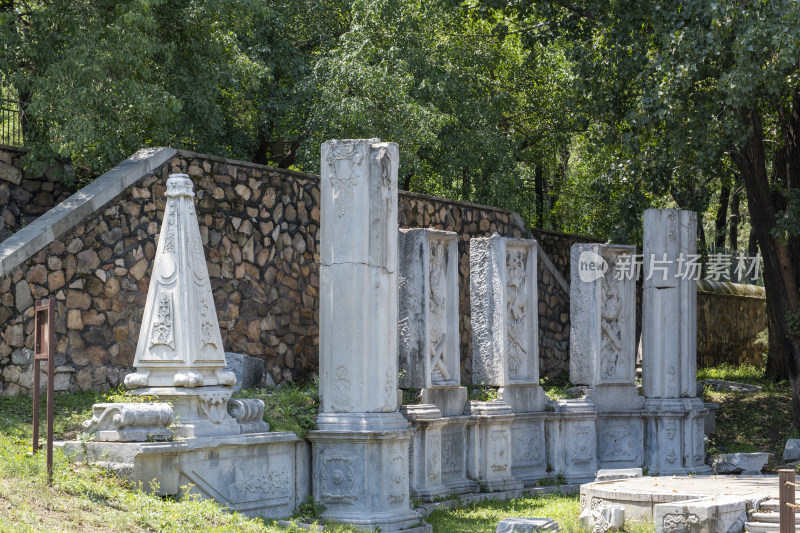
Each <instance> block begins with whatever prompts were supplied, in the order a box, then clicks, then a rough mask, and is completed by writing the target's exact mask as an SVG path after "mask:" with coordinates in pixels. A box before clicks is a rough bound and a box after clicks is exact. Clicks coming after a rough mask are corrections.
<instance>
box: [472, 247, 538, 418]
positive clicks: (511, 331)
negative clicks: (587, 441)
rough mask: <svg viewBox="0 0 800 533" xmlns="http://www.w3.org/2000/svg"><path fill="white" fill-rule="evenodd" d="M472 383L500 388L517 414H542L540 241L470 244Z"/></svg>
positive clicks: (502, 395)
mask: <svg viewBox="0 0 800 533" xmlns="http://www.w3.org/2000/svg"><path fill="white" fill-rule="evenodd" d="M469 262H470V309H471V322H472V382H473V383H475V384H476V385H489V386H492V387H500V388H501V389H500V391H498V392H499V395H500V396H501V397H502V399H503V400H504V401H505V402H506V403H508V404H509V405H511V407H512V409H513V410H514V412H530V411H541V410H544V404H545V402H546V397H545V395H544V392H543V391H542V390H541V389H540V388H539V333H538V331H539V330H538V327H539V311H538V290H537V243H536V241H535V240H533V239H515V238H510V237H501V236H500V235H498V234H494V235H492V236H491V237H487V238H474V239H471V240H470V253H469Z"/></svg>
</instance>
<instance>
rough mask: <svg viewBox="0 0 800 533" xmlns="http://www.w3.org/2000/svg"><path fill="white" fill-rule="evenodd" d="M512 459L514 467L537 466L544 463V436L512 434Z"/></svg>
mask: <svg viewBox="0 0 800 533" xmlns="http://www.w3.org/2000/svg"><path fill="white" fill-rule="evenodd" d="M511 450H512V458H513V460H514V463H513V464H514V465H515V466H530V465H538V464H542V463H543V462H544V452H545V444H544V435H542V434H541V433H539V432H528V431H516V432H514V445H513V447H512V449H511Z"/></svg>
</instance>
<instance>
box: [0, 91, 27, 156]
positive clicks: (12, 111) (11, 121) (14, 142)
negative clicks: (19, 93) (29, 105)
mask: <svg viewBox="0 0 800 533" xmlns="http://www.w3.org/2000/svg"><path fill="white" fill-rule="evenodd" d="M9 92H10V91H8V90H6V89H3V90H2V92H0V144H7V145H10V146H24V145H25V139H24V136H23V134H22V110H21V109H20V105H19V101H18V100H16V99H14V98H8V96H9Z"/></svg>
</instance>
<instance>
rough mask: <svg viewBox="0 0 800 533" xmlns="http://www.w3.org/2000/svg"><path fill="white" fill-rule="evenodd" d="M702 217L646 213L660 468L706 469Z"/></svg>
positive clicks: (649, 442)
mask: <svg viewBox="0 0 800 533" xmlns="http://www.w3.org/2000/svg"><path fill="white" fill-rule="evenodd" d="M696 253H697V214H696V213H694V212H693V211H680V210H676V209H648V210H647V211H645V213H644V250H643V263H644V265H643V266H644V285H643V286H644V291H643V295H642V381H643V389H644V394H645V397H646V398H647V399H646V401H645V414H646V416H647V431H646V434H645V462H646V463H647V466H648V467H649V468H650V470H651V471H652V472H660V473H662V474H672V473H675V474H681V473H686V472H698V473H700V472H706V471H708V470H709V469H708V467H707V466H706V465H705V462H704V461H705V451H704V444H703V441H704V437H705V436H704V432H703V423H702V422H703V418H704V416H705V412H706V410H705V406H704V404H703V402H702V401H701V400H700V399H699V398H697V397H696V395H697V381H696V380H697V286H696V279H695V278H696V276H694V275H693V272H691V270H690V269H691V264H692V261H691V260H692V259H695V254H696Z"/></svg>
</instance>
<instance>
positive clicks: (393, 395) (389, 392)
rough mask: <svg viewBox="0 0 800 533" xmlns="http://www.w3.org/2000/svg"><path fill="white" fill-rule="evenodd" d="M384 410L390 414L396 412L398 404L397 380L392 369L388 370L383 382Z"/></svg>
mask: <svg viewBox="0 0 800 533" xmlns="http://www.w3.org/2000/svg"><path fill="white" fill-rule="evenodd" d="M383 396H384V403H383V410H384V412H387V413H390V412H392V411H394V410H395V407H396V403H397V378H395V377H394V373H393V372H392V369H391V368H387V369H386V375H385V376H384V380H383Z"/></svg>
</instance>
